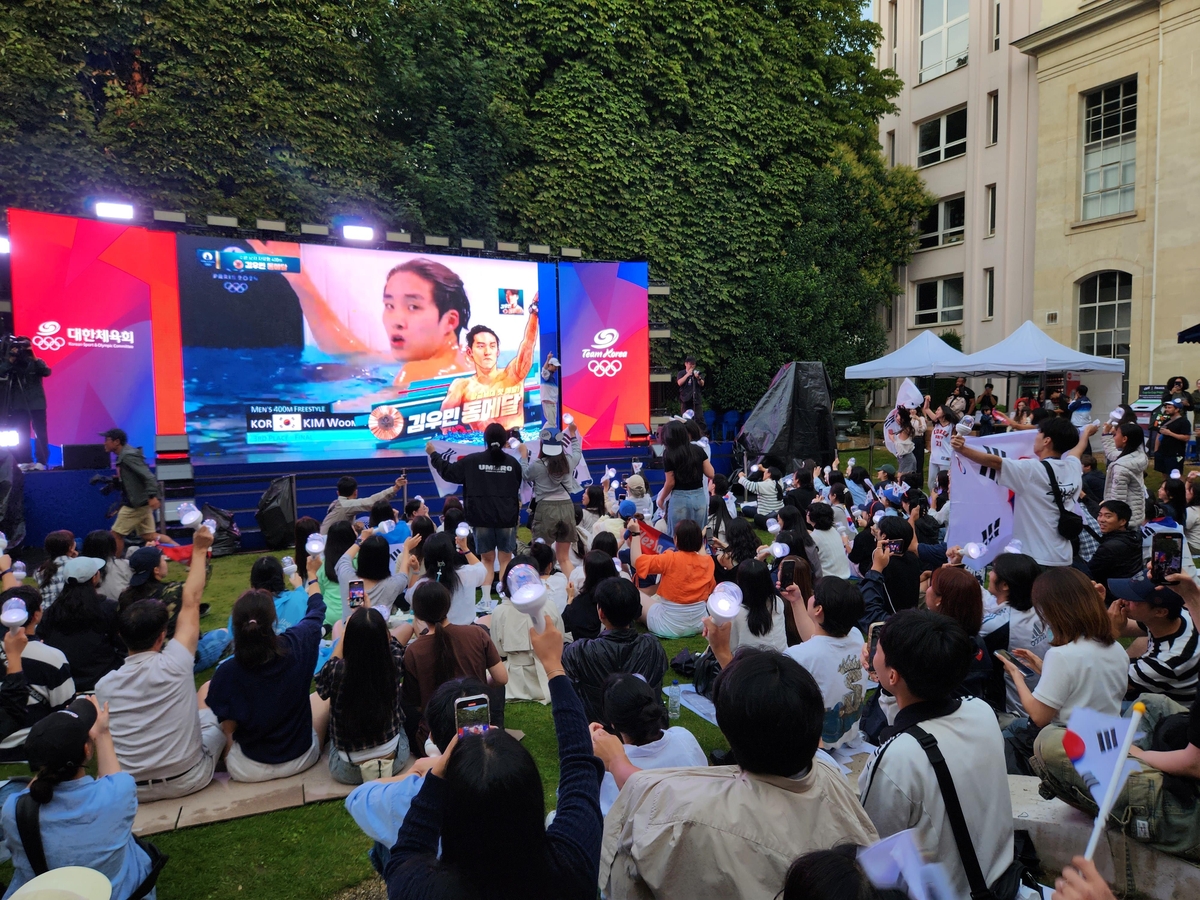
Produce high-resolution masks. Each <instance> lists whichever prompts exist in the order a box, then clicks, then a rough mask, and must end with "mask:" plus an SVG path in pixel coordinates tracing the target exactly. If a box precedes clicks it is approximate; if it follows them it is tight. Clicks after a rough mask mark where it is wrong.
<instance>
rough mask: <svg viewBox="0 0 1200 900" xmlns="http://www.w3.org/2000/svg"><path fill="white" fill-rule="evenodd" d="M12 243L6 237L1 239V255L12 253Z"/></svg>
mask: <svg viewBox="0 0 1200 900" xmlns="http://www.w3.org/2000/svg"><path fill="white" fill-rule="evenodd" d="M11 252H12V243H11V242H10V241H9V239H8V238H6V237H0V253H11Z"/></svg>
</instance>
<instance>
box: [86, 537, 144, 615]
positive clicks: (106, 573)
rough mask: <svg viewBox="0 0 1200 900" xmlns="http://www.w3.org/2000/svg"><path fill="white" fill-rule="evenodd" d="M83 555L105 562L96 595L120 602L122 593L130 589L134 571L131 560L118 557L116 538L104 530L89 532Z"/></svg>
mask: <svg viewBox="0 0 1200 900" xmlns="http://www.w3.org/2000/svg"><path fill="white" fill-rule="evenodd" d="M82 555H83V556H89V557H91V558H92V559H99V560H102V561H103V562H104V568H103V569H101V570H100V586H99V587H97V588H96V593H97V594H100V595H101V596H103V597H107V598H108V599H109V600H119V599H120V598H121V592H122V591H123V590H125V588H127V587H129V579H130V578H131V577H133V571H132V570H131V569H130V568H129V560H127V559H123V558H122V557H120V556H119V555H118V551H117V538H116V536H115V535H114V534H113V533H112V532H111V531H105V530H104V529H103V528H99V529H97V530H95V531H89V532H88V535H87V537H85V538H84V539H83V553H82Z"/></svg>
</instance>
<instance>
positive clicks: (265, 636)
mask: <svg viewBox="0 0 1200 900" xmlns="http://www.w3.org/2000/svg"><path fill="white" fill-rule="evenodd" d="M314 561H315V560H310V561H309V566H310V569H309V572H310V577H309V580H308V584H307V587H308V612H306V613H305V614H304V618H303V619H301V620H300V621H299V622H297V623H296V624H295V625H293V626H292V627H291V628H289V629H288V630H287V631H285V632H284V633H283V634H276V633H275V598H274V597H272V596H271V595H270V594H268V593H267V592H266V591H246V593H244V594H242V596H240V597H238V598H237V600H236V601H235V602H234V604H233V637H234V640H233V657H232V658H231V659H228V660H226V661H225V662H224V663H223V664H222V665H220V666H218V667H217V671H216V672H215V673H214V674H213V677H212V680H211V681H209V682H208V684H207V685H205V686H204V687H202V688H201V689H200V699H201V700H203V701H204V702H205V703H206V704H207V705H208V707H209V708H210V709H211V710H212V711H213V713H214V714H215V715H216V717H217V719H218V720H219V721H220V722H221V728H222V729H223V730H224V731H225V733H226V735H228V737H229V743H230V746H229V749H228V752H227V753H226V755H225V767H226V769H227V770H228V771H229V777H230V778H232V779H233V780H234V781H272V780H273V779H276V778H286V777H288V776H289V775H295V774H297V773H298V772H303V771H304V770H305V769H308V768H311V767H312V765H313V764H314V763H316V761H317V759H318V758H320V756H321V747H322V746H323V745H324V743H325V729H326V727H327V725H328V724H329V704H328V703H327V702H326V701H324V700H322V699H321V698H320V697H318V696H317V695H316V694H309V692H308V687H309V684H310V683H311V682H312V677H313V670H314V669H315V668H316V665H317V652H318V650H319V649H320V645H321V623H322V621H323V620H324V618H325V601H324V600H323V599H321V592H320V590H319V585H318V583H317V580H316V578H315V574H316V573H315V571H314V567H313V562H314Z"/></svg>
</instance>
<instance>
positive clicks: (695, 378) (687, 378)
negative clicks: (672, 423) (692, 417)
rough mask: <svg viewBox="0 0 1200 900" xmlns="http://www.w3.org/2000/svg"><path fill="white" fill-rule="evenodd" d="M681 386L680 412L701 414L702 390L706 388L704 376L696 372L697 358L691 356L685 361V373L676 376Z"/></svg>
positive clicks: (676, 381)
mask: <svg viewBox="0 0 1200 900" xmlns="http://www.w3.org/2000/svg"><path fill="white" fill-rule="evenodd" d="M675 383H676V384H677V385H679V411H680V412H681V413H682V412H687V411H688V410H689V409H690V410H691V411H692V412H694V413H699V412H700V388H702V387H704V376H703V375H701V374H700V373H699V372H698V371H696V357H694V356H689V357H688V358H687V359H685V360H684V361H683V371H682V372H680V373H679V374H678V375H676V376H675Z"/></svg>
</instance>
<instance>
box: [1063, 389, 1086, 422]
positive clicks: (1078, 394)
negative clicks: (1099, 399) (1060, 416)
mask: <svg viewBox="0 0 1200 900" xmlns="http://www.w3.org/2000/svg"><path fill="white" fill-rule="evenodd" d="M1067 413H1068V414H1069V415H1070V418H1071V424H1072V425H1074V426H1075V427H1076V428H1083V427H1084V426H1085V425H1087V424H1088V423H1089V422H1091V421H1092V401H1091V399H1090V398H1089V397H1088V386H1087V385H1086V384H1081V385H1079V386H1078V387H1076V388H1075V396H1074V398H1072V400H1071V402H1070V403H1069V404H1068V405H1067Z"/></svg>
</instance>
